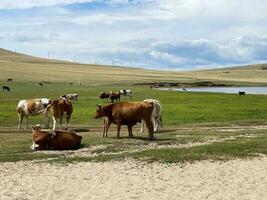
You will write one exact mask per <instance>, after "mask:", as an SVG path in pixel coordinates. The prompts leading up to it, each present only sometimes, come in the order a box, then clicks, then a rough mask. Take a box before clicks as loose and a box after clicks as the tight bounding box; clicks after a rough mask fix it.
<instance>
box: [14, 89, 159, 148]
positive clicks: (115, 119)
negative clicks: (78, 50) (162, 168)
mask: <svg viewBox="0 0 267 200" xmlns="http://www.w3.org/2000/svg"><path fill="white" fill-rule="evenodd" d="M121 95H124V96H129V97H130V98H131V97H132V91H131V90H120V91H119V92H118V93H114V92H112V91H111V92H109V93H106V92H101V93H100V95H99V98H100V99H104V98H107V99H110V100H111V102H112V103H111V104H109V105H105V106H101V105H98V107H97V110H96V113H95V116H94V118H95V119H97V118H102V117H103V118H104V128H103V137H107V135H108V134H107V133H108V129H109V127H110V125H111V124H112V123H114V124H116V125H117V137H118V138H119V136H120V129H121V126H122V125H126V126H127V128H128V134H129V137H133V133H132V127H133V126H134V125H135V124H137V123H141V130H140V132H143V130H144V124H146V126H147V129H148V133H149V134H148V138H149V139H150V140H152V139H154V132H155V131H157V130H158V128H159V126H160V127H162V106H161V103H160V102H159V101H158V100H155V99H145V100H144V101H141V102H117V101H119V100H120V96H121ZM114 100H116V103H114ZM73 101H76V102H77V103H78V94H77V93H73V94H65V95H61V96H60V98H59V99H56V100H51V99H48V98H41V99H30V100H20V101H19V102H18V105H17V114H18V117H19V125H18V128H19V129H21V125H22V122H23V119H26V126H25V129H27V128H28V118H29V116H38V115H41V114H43V115H44V116H45V127H44V128H45V129H49V122H50V118H49V112H50V111H51V112H52V119H53V131H46V130H41V127H40V125H36V126H34V127H33V145H32V146H31V148H32V150H44V149H74V148H76V147H77V146H79V145H80V143H81V136H78V135H77V134H75V132H74V131H71V130H68V124H69V120H70V118H71V115H72V112H73V106H72V102H73ZM64 117H65V118H66V129H65V130H63V127H62V121H63V118H64ZM58 122H59V126H60V129H59V130H56V125H57V123H58Z"/></svg>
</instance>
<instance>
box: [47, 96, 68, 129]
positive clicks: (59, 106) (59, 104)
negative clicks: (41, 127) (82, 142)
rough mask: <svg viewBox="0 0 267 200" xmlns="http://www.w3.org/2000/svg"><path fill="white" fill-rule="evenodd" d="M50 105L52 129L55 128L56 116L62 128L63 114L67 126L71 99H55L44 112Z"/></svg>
mask: <svg viewBox="0 0 267 200" xmlns="http://www.w3.org/2000/svg"><path fill="white" fill-rule="evenodd" d="M51 106H52V114H53V130H55V129H56V123H57V120H56V119H57V118H58V119H59V123H60V129H62V120H63V117H64V116H65V117H66V119H67V124H66V128H68V124H69V120H70V117H71V114H72V111H73V108H72V104H71V101H69V100H67V99H65V98H63V99H57V100H54V101H53V102H52V103H51V104H50V105H49V106H48V107H47V108H46V109H45V110H44V112H47V109H49V107H51Z"/></svg>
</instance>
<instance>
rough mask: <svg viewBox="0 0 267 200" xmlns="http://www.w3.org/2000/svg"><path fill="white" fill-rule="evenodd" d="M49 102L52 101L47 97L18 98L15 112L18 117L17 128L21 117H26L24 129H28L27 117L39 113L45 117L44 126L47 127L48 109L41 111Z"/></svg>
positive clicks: (19, 126)
mask: <svg viewBox="0 0 267 200" xmlns="http://www.w3.org/2000/svg"><path fill="white" fill-rule="evenodd" d="M51 102H52V101H51V100H50V99H47V98H42V99H29V100H20V101H19V103H18V105H17V113H18V117H19V125H18V128H19V129H21V124H22V121H23V118H24V117H25V118H26V127H25V129H28V117H29V116H37V115H40V114H44V116H45V118H46V122H45V128H49V115H48V112H47V111H48V109H47V111H46V112H42V111H43V110H44V109H46V108H47V107H48V105H49V104H51Z"/></svg>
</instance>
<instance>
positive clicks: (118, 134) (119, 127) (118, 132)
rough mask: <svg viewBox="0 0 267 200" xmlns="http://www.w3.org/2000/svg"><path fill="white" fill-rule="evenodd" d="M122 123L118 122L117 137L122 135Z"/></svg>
mask: <svg viewBox="0 0 267 200" xmlns="http://www.w3.org/2000/svg"><path fill="white" fill-rule="evenodd" d="M120 130H121V124H120V123H117V138H119V137H120Z"/></svg>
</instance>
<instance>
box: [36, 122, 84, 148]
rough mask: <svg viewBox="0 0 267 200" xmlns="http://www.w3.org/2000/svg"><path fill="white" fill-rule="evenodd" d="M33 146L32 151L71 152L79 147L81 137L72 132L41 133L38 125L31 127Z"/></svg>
mask: <svg viewBox="0 0 267 200" xmlns="http://www.w3.org/2000/svg"><path fill="white" fill-rule="evenodd" d="M32 133H33V134H32V136H33V144H32V146H31V149H32V150H49V149H53V150H71V149H76V148H78V147H79V146H80V145H81V139H82V136H79V135H77V134H75V132H74V131H70V130H61V131H54V132H52V133H51V132H48V131H42V130H41V127H40V125H36V126H33V127H32Z"/></svg>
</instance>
